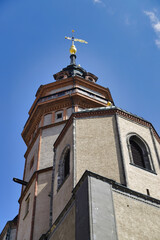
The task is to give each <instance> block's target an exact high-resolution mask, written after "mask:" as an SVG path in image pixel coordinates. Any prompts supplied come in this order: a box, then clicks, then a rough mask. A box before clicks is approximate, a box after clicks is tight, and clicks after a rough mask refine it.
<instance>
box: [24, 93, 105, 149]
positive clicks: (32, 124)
mask: <svg viewBox="0 0 160 240" xmlns="http://www.w3.org/2000/svg"><path fill="white" fill-rule="evenodd" d="M71 97H72V98H73V99H74V102H75V104H78V105H79V104H80V105H81V106H82V107H83V108H92V107H101V106H106V104H107V103H103V102H101V101H98V100H96V99H93V98H91V97H89V96H86V95H83V94H81V93H73V94H71V95H65V96H63V97H59V98H58V99H52V100H48V101H46V102H42V103H39V104H37V106H36V108H35V109H34V111H33V113H32V115H31V117H30V118H29V120H28V122H27V123H26V125H25V127H24V129H23V131H22V137H23V139H24V141H25V143H26V144H27V146H28V145H29V140H30V136H31V134H33V132H34V131H35V129H36V126H37V125H38V124H39V122H40V119H41V117H42V116H43V115H45V114H47V113H49V112H51V111H57V110H60V109H64V108H69V107H72V100H71Z"/></svg>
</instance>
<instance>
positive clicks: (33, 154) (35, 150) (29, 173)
mask: <svg viewBox="0 0 160 240" xmlns="http://www.w3.org/2000/svg"><path fill="white" fill-rule="evenodd" d="M38 145H39V136H38V137H37V140H36V141H35V143H34V145H33V147H32V148H31V150H30V152H29V154H28V156H27V162H26V169H25V178H24V180H25V181H26V182H28V181H29V180H30V178H31V177H32V175H33V173H34V172H35V171H36V170H37V169H36V168H37V159H38ZM33 157H34V164H33V166H32V168H31V169H30V163H31V160H32V158H33Z"/></svg>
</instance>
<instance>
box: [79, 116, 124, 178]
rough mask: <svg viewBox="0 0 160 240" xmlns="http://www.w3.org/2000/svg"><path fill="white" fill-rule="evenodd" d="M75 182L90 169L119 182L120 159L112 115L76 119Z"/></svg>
mask: <svg viewBox="0 0 160 240" xmlns="http://www.w3.org/2000/svg"><path fill="white" fill-rule="evenodd" d="M75 124H76V131H75V136H76V139H75V144H76V148H75V162H76V173H75V174H76V182H78V181H79V179H80V178H81V176H82V174H83V173H84V172H85V171H86V170H89V171H92V172H95V173H97V174H99V175H102V176H104V177H107V178H111V179H113V180H115V181H117V182H121V181H122V180H121V176H120V175H121V171H122V167H121V160H120V154H119V147H118V144H117V139H116V131H115V130H114V129H115V119H114V116H110V117H108V116H106V117H94V118H88V119H87V118H85V119H76V123H75Z"/></svg>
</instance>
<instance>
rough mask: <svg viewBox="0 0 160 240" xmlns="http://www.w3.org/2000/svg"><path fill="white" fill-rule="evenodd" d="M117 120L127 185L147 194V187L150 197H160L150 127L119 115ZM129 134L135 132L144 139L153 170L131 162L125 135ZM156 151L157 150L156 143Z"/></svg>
mask: <svg viewBox="0 0 160 240" xmlns="http://www.w3.org/2000/svg"><path fill="white" fill-rule="evenodd" d="M118 122H119V133H120V139H121V146H122V153H123V158H124V165H125V172H126V182H127V187H129V188H131V189H134V190H135V191H138V192H141V193H143V194H147V189H148V190H149V192H150V195H151V196H152V197H155V198H160V186H159V182H160V168H159V163H158V159H157V155H156V151H155V148H154V143H153V139H152V136H151V131H150V128H149V127H146V126H143V125H141V124H139V123H136V122H133V121H130V120H128V119H125V118H122V117H120V116H119V117H118ZM129 134H136V135H137V136H139V137H141V138H142V139H143V140H145V142H146V144H147V145H148V147H149V151H150V156H151V160H152V162H153V167H154V169H155V170H154V171H153V172H151V171H147V170H146V169H142V168H140V167H138V166H135V165H133V164H131V159H130V155H129V149H128V145H127V144H128V143H127V137H128V135H129ZM157 151H159V146H158V144H157Z"/></svg>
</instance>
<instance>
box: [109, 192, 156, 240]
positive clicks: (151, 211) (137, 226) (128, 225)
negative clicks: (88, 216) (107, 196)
mask: <svg viewBox="0 0 160 240" xmlns="http://www.w3.org/2000/svg"><path fill="white" fill-rule="evenodd" d="M113 201H114V209H115V217H116V226H117V233H118V239H119V240H141V239H144V240H159V239H160V221H159V219H160V206H158V205H157V207H156V206H154V205H153V204H152V203H149V202H147V201H141V200H140V198H139V199H138V198H134V197H133V198H132V196H131V195H130V196H127V195H122V194H120V193H118V192H115V191H113Z"/></svg>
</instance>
